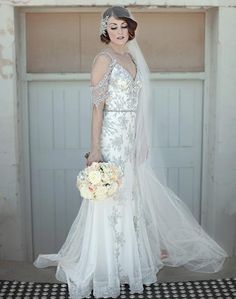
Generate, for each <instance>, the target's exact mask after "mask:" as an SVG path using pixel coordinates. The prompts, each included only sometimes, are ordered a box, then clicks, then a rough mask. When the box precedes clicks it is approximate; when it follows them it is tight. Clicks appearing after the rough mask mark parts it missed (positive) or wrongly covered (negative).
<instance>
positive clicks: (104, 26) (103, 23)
mask: <svg viewBox="0 0 236 299" xmlns="http://www.w3.org/2000/svg"><path fill="white" fill-rule="evenodd" d="M109 18H110V17H109V16H108V15H107V16H106V17H105V18H102V19H101V24H100V35H102V34H105V32H106V30H107V21H108V19H109Z"/></svg>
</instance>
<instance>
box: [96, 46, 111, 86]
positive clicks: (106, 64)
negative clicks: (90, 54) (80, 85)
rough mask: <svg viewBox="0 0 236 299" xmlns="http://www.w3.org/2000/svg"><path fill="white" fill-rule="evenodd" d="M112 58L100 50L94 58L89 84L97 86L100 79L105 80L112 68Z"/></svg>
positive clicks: (106, 52) (105, 51)
mask: <svg viewBox="0 0 236 299" xmlns="http://www.w3.org/2000/svg"><path fill="white" fill-rule="evenodd" d="M113 61H114V60H113V57H111V56H110V55H109V53H108V51H107V50H101V51H100V52H99V53H98V54H97V55H96V56H95V58H94V60H93V65H92V71H91V83H92V85H97V84H98V82H100V81H101V80H102V79H104V80H105V79H107V78H108V75H109V74H110V72H111V70H112V66H113Z"/></svg>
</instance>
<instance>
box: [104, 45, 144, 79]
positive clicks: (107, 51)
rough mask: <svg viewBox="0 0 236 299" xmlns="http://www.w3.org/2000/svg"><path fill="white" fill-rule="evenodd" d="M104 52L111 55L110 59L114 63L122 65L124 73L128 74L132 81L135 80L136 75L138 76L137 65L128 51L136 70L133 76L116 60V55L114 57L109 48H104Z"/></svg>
mask: <svg viewBox="0 0 236 299" xmlns="http://www.w3.org/2000/svg"><path fill="white" fill-rule="evenodd" d="M105 52H106V53H108V54H109V55H111V57H112V60H113V61H114V62H115V63H116V64H118V65H119V66H120V67H122V69H124V70H125V71H126V73H127V74H128V75H129V76H130V78H131V79H132V81H133V82H135V81H136V79H137V76H138V66H137V64H136V63H135V61H134V59H133V57H132V55H131V54H130V53H129V52H127V53H128V54H129V55H130V57H131V59H132V61H133V63H134V65H135V68H136V72H135V76H134V77H133V76H132V74H131V73H130V72H129V71H128V70H127V69H126V68H125V67H124V66H123V65H122V64H121V63H120V62H119V61H118V59H117V58H116V57H114V55H113V54H112V53H111V52H110V51H109V50H105Z"/></svg>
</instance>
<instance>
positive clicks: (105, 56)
mask: <svg viewBox="0 0 236 299" xmlns="http://www.w3.org/2000/svg"><path fill="white" fill-rule="evenodd" d="M114 60H115V58H114V56H113V55H112V53H111V52H110V51H109V49H108V48H103V49H102V50H100V51H99V52H98V53H97V54H96V56H95V57H94V60H93V64H94V63H95V62H99V63H101V64H103V63H111V62H114Z"/></svg>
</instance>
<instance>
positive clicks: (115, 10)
mask: <svg viewBox="0 0 236 299" xmlns="http://www.w3.org/2000/svg"><path fill="white" fill-rule="evenodd" d="M107 16H108V17H114V18H115V19H117V20H124V21H126V22H127V24H128V32H129V38H128V40H132V39H134V38H135V30H136V28H137V22H136V21H134V20H133V19H132V18H131V17H130V14H129V11H128V10H127V9H126V8H125V7H123V6H112V7H109V8H108V9H107V10H105V11H104V13H103V15H102V17H103V18H105V17H107ZM100 39H101V41H102V42H103V43H106V44H109V42H110V37H109V35H108V32H107V30H105V33H104V34H101V35H100Z"/></svg>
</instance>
